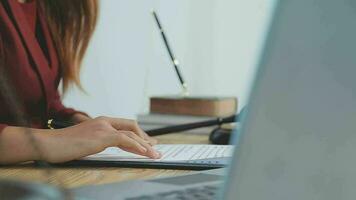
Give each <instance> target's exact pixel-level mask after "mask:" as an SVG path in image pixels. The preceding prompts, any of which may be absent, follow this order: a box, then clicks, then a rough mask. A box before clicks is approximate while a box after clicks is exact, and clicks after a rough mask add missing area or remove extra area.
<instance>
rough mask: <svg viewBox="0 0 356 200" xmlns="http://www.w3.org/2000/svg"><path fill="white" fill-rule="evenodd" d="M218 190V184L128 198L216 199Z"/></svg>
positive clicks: (143, 199) (141, 199) (170, 199)
mask: <svg viewBox="0 0 356 200" xmlns="http://www.w3.org/2000/svg"><path fill="white" fill-rule="evenodd" d="M217 191H218V187H217V186H212V185H209V186H198V187H191V188H187V189H183V190H175V191H171V192H164V193H157V194H154V195H145V196H138V197H132V198H127V199H126V200H210V199H215V196H216V194H217Z"/></svg>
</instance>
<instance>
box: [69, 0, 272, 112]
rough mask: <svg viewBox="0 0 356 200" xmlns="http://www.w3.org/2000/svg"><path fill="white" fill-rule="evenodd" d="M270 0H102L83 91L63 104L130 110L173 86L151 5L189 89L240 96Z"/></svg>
mask: <svg viewBox="0 0 356 200" xmlns="http://www.w3.org/2000/svg"><path fill="white" fill-rule="evenodd" d="M273 1H274V0H253V1H246V0H169V1H168V0H165V1H164V0H100V4H101V10H100V17H99V21H98V27H97V30H96V32H95V35H94V38H93V40H92V42H91V45H90V48H89V50H88V53H87V55H86V59H85V62H84V65H83V68H82V76H81V80H82V84H83V86H84V88H85V90H86V92H87V94H85V93H83V92H81V91H79V90H78V89H76V88H72V89H70V91H69V92H68V93H67V94H66V95H65V97H64V102H65V104H66V105H67V106H71V107H74V108H76V109H79V110H83V111H85V112H87V113H88V114H90V115H91V116H93V117H95V116H100V115H107V116H115V117H126V118H135V116H136V115H137V114H138V113H143V112H146V111H147V110H148V98H149V96H152V95H167V94H179V93H180V91H181V88H180V85H179V82H178V79H177V77H176V74H175V72H174V69H173V66H172V64H171V61H170V59H169V56H168V54H167V51H166V49H165V46H164V43H163V42H162V39H161V37H160V33H159V30H158V29H157V26H156V24H155V22H154V20H153V17H152V15H151V10H152V9H154V10H156V11H157V13H158V15H159V17H160V20H161V23H162V25H163V27H164V29H165V32H166V34H167V36H168V40H169V42H170V44H171V47H172V49H173V51H174V53H175V55H176V57H177V58H178V60H179V61H180V64H181V71H182V73H183V76H184V77H185V79H186V82H187V83H188V86H189V88H190V93H191V94H192V95H210V96H211V95H223V96H237V97H238V99H239V107H240V108H241V106H242V105H244V104H246V101H247V97H248V94H249V88H250V85H251V82H252V81H253V75H254V73H255V69H256V64H257V62H258V59H257V58H258V56H259V54H260V51H261V46H262V44H263V42H264V38H265V35H266V31H267V29H266V28H267V27H268V24H269V21H270V17H271V12H272V5H273Z"/></svg>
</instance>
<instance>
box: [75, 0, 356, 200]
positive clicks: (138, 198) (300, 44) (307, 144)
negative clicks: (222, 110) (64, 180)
mask: <svg viewBox="0 0 356 200" xmlns="http://www.w3.org/2000/svg"><path fill="white" fill-rule="evenodd" d="M235 140H236V138H235ZM235 149H236V150H235V152H234V156H233V159H232V161H231V164H230V167H229V168H228V169H219V170H213V171H200V172H196V173H192V174H188V175H183V176H177V177H166V178H161V179H153V180H138V181H131V182H124V183H114V184H106V185H100V186H87V187H82V188H77V189H74V190H73V192H74V193H75V194H76V196H77V197H78V198H83V199H126V200H149V199H192V200H194V199H226V200H236V199H238V200H257V199H264V200H272V199H273V200H276V199H277V200H279V199H281V200H282V199H283V200H285V199H288V200H300V199H313V200H319V199H320V200H335V199H343V200H345V199H355V198H356V190H355V186H356V1H354V0H337V1H335V0H284V1H277V2H276V5H275V9H274V17H273V20H272V22H271V27H270V31H269V33H268V37H267V39H266V42H265V45H264V50H263V53H262V56H261V58H260V62H259V70H258V72H257V76H256V79H255V83H254V86H253V89H252V93H251V96H250V101H249V110H248V113H247V116H246V118H245V121H244V124H243V128H242V132H241V136H240V138H239V143H238V146H237V148H235Z"/></svg>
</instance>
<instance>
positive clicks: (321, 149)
mask: <svg viewBox="0 0 356 200" xmlns="http://www.w3.org/2000/svg"><path fill="white" fill-rule="evenodd" d="M355 35H356V3H355V1H350V0H338V1H335V0H313V1H310V0H288V1H280V2H279V3H278V5H277V6H276V10H275V16H274V19H273V22H272V26H271V28H270V32H269V36H268V38H267V42H266V46H265V49H264V53H263V56H262V58H261V59H260V64H259V71H258V74H257V78H256V82H255V85H254V89H253V91H252V95H251V97H250V104H249V105H250V108H249V113H248V115H247V119H246V121H245V123H244V126H243V131H242V136H241V138H240V143H239V148H238V149H237V152H236V153H235V156H234V160H233V163H232V167H231V170H230V174H231V175H230V176H229V177H230V179H229V180H228V182H227V184H226V191H225V192H224V193H225V194H226V195H225V199H231V200H232V199H239V200H251V199H265V200H272V199H273V200H275V199H290V200H291V199H292V200H293V199H295V200H297V199H298V200H299V199H323V200H328V199H330V200H331V199H332V200H334V199H354V197H355V196H356V190H355V189H354V187H355V185H356V173H355V172H356V170H355V169H356V168H355V166H356V156H355V152H356V78H355V75H356V39H355Z"/></svg>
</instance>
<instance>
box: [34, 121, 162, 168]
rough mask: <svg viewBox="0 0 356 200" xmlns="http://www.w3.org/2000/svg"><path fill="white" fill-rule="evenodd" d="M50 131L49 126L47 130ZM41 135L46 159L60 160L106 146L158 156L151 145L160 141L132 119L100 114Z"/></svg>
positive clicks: (95, 151)
mask: <svg viewBox="0 0 356 200" xmlns="http://www.w3.org/2000/svg"><path fill="white" fill-rule="evenodd" d="M47 132H48V130H47ZM50 132H52V133H51V134H48V133H46V134H42V135H41V136H40V137H37V138H39V140H40V142H39V144H41V148H40V149H41V150H42V152H43V157H44V159H45V160H47V161H49V162H52V163H58V162H65V161H70V160H74V159H78V158H81V157H84V156H88V155H91V154H95V153H99V152H101V151H103V150H104V149H105V148H107V147H118V148H120V149H123V150H125V151H128V152H132V153H135V154H139V155H143V156H147V157H149V158H154V159H157V158H159V157H160V154H159V153H158V152H157V151H156V150H154V149H153V148H152V145H155V144H156V143H157V141H156V140H155V139H153V138H151V137H149V136H148V135H147V134H146V133H145V132H144V131H143V130H142V129H141V128H140V127H139V126H138V124H137V123H136V122H135V121H133V120H127V119H118V118H109V117H98V118H95V119H91V120H87V121H85V122H83V123H81V124H78V125H75V126H72V127H68V128H64V129H57V130H52V131H50Z"/></svg>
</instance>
